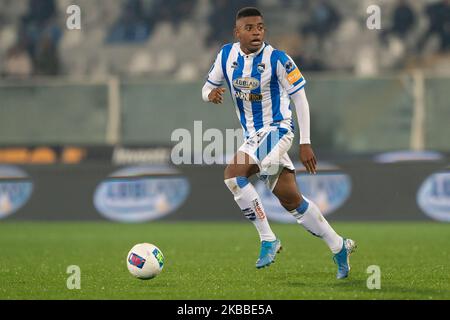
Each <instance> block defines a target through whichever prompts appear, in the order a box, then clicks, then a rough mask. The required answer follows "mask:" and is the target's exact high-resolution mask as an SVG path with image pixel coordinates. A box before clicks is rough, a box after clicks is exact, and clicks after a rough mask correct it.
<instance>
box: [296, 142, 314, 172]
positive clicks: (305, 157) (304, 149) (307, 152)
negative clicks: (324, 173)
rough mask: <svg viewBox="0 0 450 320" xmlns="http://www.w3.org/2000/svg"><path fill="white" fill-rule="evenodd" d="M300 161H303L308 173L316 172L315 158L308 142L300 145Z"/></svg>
mask: <svg viewBox="0 0 450 320" xmlns="http://www.w3.org/2000/svg"><path fill="white" fill-rule="evenodd" d="M300 161H301V162H302V163H303V165H304V166H305V168H306V170H307V171H308V173H311V174H316V173H317V172H316V167H317V159H316V156H315V155H314V151H313V149H312V147H311V145H310V144H301V145H300Z"/></svg>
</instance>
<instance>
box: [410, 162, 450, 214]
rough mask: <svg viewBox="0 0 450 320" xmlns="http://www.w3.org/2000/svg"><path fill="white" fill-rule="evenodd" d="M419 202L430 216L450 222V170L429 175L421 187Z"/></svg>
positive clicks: (418, 194)
mask: <svg viewBox="0 0 450 320" xmlns="http://www.w3.org/2000/svg"><path fill="white" fill-rule="evenodd" d="M417 203H418V205H419V207H420V208H421V209H422V211H423V212H425V214H426V215H428V216H429V217H430V218H432V219H435V220H438V221H445V222H450V170H448V171H443V172H437V173H434V174H432V175H431V176H429V177H428V178H427V179H426V180H425V181H424V182H423V183H422V185H421V187H420V188H419V191H418V193H417Z"/></svg>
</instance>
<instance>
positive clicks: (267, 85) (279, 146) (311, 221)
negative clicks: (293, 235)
mask: <svg viewBox="0 0 450 320" xmlns="http://www.w3.org/2000/svg"><path fill="white" fill-rule="evenodd" d="M234 34H235V37H236V38H237V40H238V42H236V43H232V44H226V45H225V46H223V47H222V49H221V50H220V52H219V54H218V55H217V58H216V60H215V62H214V64H213V66H212V68H211V70H210V72H209V74H208V78H207V81H206V83H205V85H204V87H203V89H202V97H203V100H204V101H206V102H212V103H214V104H221V103H222V102H223V94H224V92H225V88H223V87H222V84H223V83H224V82H225V83H226V84H227V85H228V88H229V90H230V93H231V96H232V99H233V102H234V104H235V106H236V113H237V115H238V117H239V120H240V123H241V126H242V128H243V130H244V133H245V142H244V144H243V145H242V146H241V147H240V148H239V150H238V152H237V153H236V155H235V157H234V159H233V161H231V162H230V163H229V165H228V166H227V167H226V169H225V184H226V185H227V187H228V188H229V189H230V191H231V193H232V194H233V195H234V199H235V201H236V202H237V204H238V206H239V207H240V209H241V210H242V212H243V213H244V215H245V216H246V217H247V218H248V219H249V220H250V221H252V222H253V224H254V225H255V227H256V229H257V231H258V233H259V236H260V240H261V250H260V254H259V258H258V260H257V261H256V267H257V268H258V269H259V268H263V267H266V266H269V265H270V264H271V263H272V262H273V261H274V259H275V255H276V254H277V253H278V252H279V251H280V250H281V242H280V239H278V238H277V237H276V236H275V234H274V233H273V231H272V230H271V228H270V225H269V222H268V220H267V217H266V213H265V210H264V208H263V205H262V203H261V199H260V197H259V195H258V193H257V192H256V190H255V188H254V186H253V185H252V184H251V183H250V182H249V177H251V176H253V175H254V174H257V175H258V176H259V178H260V179H262V180H263V181H264V182H265V184H266V185H267V187H268V188H269V189H270V190H272V192H273V194H274V195H275V196H276V197H277V198H278V199H279V201H280V203H281V205H282V206H283V207H284V208H285V209H286V210H287V211H288V212H289V213H291V214H292V215H293V216H294V217H295V218H296V219H297V222H298V223H299V224H301V225H302V226H303V227H305V228H306V230H308V231H309V232H310V233H312V234H313V235H315V236H317V237H319V238H321V239H323V240H324V241H325V243H326V244H327V245H328V247H329V248H330V250H331V252H332V253H333V254H334V256H333V259H334V261H335V263H336V264H337V266H338V271H337V278H338V279H342V278H346V277H347V276H348V273H349V271H350V265H349V256H350V254H351V253H352V251H353V250H354V249H355V247H356V245H355V242H354V241H353V240H351V239H344V238H343V237H341V236H340V235H338V234H337V233H336V232H335V231H334V230H333V228H332V227H331V226H330V225H329V224H328V222H327V221H326V220H325V218H324V217H323V215H322V213H321V212H320V210H319V208H318V207H317V205H316V204H314V202H312V201H311V200H309V199H306V198H305V197H304V196H302V194H301V193H300V191H299V190H298V188H297V184H296V179H295V168H294V165H293V164H292V161H291V159H290V158H289V156H288V154H287V152H288V150H289V149H290V147H291V145H292V140H293V137H294V133H293V131H294V125H293V121H292V111H291V107H290V100H292V101H293V102H294V104H295V109H296V112H297V118H298V125H299V130H300V160H301V162H302V163H303V165H304V166H305V168H306V170H307V171H308V173H310V174H315V173H316V165H317V160H316V157H315V155H314V152H313V149H312V147H311V141H310V117H309V105H308V101H307V99H306V94H305V88H304V87H305V83H306V82H305V79H304V78H303V76H302V74H301V72H300V70H299V69H298V67H297V66H296V65H295V63H294V62H293V61H292V59H291V58H290V57H289V56H288V55H287V54H286V53H284V52H283V51H280V50H277V49H275V48H273V47H272V46H271V45H269V44H268V43H265V42H264V34H265V26H264V20H263V16H262V14H261V12H260V11H259V10H258V9H257V8H252V7H247V8H243V9H241V10H239V12H238V13H237V16H236V26H235V29H234Z"/></svg>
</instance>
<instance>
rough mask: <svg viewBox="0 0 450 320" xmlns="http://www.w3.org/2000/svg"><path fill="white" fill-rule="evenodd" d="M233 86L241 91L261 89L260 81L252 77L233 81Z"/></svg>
mask: <svg viewBox="0 0 450 320" xmlns="http://www.w3.org/2000/svg"><path fill="white" fill-rule="evenodd" d="M233 86H234V87H235V88H236V89H239V90H254V89H256V88H259V80H258V79H255V78H252V77H242V78H237V79H234V80H233Z"/></svg>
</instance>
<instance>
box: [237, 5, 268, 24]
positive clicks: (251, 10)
mask: <svg viewBox="0 0 450 320" xmlns="http://www.w3.org/2000/svg"><path fill="white" fill-rule="evenodd" d="M245 17H261V18H263V15H262V13H261V11H259V10H258V9H257V8H255V7H245V8H242V9H240V10H239V11H238V13H237V14H236V21H237V20H239V19H241V18H245Z"/></svg>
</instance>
